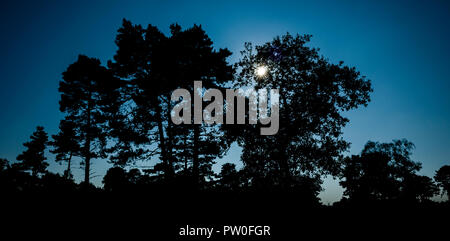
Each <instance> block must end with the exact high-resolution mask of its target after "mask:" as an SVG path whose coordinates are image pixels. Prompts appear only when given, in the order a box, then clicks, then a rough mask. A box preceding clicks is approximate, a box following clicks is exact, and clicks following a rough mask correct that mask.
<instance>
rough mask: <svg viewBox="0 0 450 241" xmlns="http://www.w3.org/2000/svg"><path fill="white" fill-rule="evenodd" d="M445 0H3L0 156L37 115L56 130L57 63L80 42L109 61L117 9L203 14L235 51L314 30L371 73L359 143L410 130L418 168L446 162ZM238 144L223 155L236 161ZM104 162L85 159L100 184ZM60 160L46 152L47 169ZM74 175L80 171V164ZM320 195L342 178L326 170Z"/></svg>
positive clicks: (335, 191) (220, 43)
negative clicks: (327, 175)
mask: <svg viewBox="0 0 450 241" xmlns="http://www.w3.org/2000/svg"><path fill="white" fill-rule="evenodd" d="M449 16H450V4H449V3H447V2H446V1H420V2H419V1H418V2H414V1H397V2H395V3H393V2H392V1H339V2H338V1H281V0H278V1H221V3H219V1H64V2H62V1H61V2H60V1H30V2H26V1H2V2H1V3H0V56H1V58H0V74H1V77H0V82H1V83H0V86H1V87H0V111H1V115H0V157H4V158H8V159H9V160H14V159H15V157H16V156H17V155H18V154H19V153H20V152H22V151H23V147H22V143H23V142H25V141H27V139H28V137H29V136H30V134H31V133H32V131H33V130H34V128H35V127H36V125H43V126H44V127H45V128H46V129H47V131H48V132H50V134H54V133H55V132H56V130H57V126H58V123H59V120H60V119H61V117H62V114H61V113H59V108H58V100H59V94H58V91H57V88H58V82H59V80H60V79H61V73H62V72H63V71H64V70H65V69H66V68H67V66H68V65H69V64H71V63H72V62H74V61H75V60H76V57H77V55H78V54H85V55H88V56H91V57H97V58H99V59H100V60H101V61H102V63H106V61H107V60H109V59H111V58H112V56H113V55H114V53H115V50H116V46H115V44H114V39H115V35H116V31H117V29H118V28H119V27H120V25H121V23H122V19H123V18H127V19H129V20H131V21H132V22H133V23H139V24H142V25H144V26H145V25H147V24H153V25H156V26H157V27H159V28H160V29H161V30H162V31H163V32H165V33H166V34H168V31H169V25H170V24H172V23H179V24H180V25H181V26H182V27H190V26H192V25H193V24H194V23H196V24H201V25H202V26H203V27H204V29H205V30H206V31H207V33H208V34H209V36H210V37H211V38H212V40H213V42H214V44H215V47H216V48H224V47H227V48H229V49H230V50H231V51H232V52H233V56H232V57H231V58H230V61H231V62H234V61H236V60H238V59H239V51H240V50H242V48H243V45H244V42H246V41H250V42H253V43H256V44H258V43H264V42H267V41H270V40H271V39H272V38H273V37H275V36H276V35H281V34H284V33H286V32H290V33H293V34H296V33H300V34H312V35H313V38H312V41H311V46H314V47H319V48H320V49H321V54H323V55H324V56H326V57H328V58H329V59H330V61H333V62H338V61H339V60H343V61H344V62H345V63H346V64H348V65H351V66H355V67H356V68H357V69H358V70H359V71H361V73H362V74H363V75H365V76H367V77H368V78H369V79H371V80H372V83H373V87H374V93H373V95H372V102H371V103H370V104H369V106H368V107H367V108H360V109H357V110H354V111H351V112H348V113H345V115H346V116H348V117H349V118H350V123H349V125H348V126H347V127H346V128H345V130H344V137H345V139H346V140H348V141H350V142H351V143H352V145H351V149H350V152H349V153H348V154H350V153H351V154H357V153H359V152H360V151H361V149H362V147H363V146H364V144H365V143H366V142H367V141H368V140H374V141H385V142H387V141H391V140H392V139H399V138H407V139H408V140H410V141H412V142H414V143H415V145H416V149H415V151H414V155H413V159H414V160H416V161H420V162H422V163H423V169H422V171H421V174H424V175H428V176H433V175H434V172H435V171H436V170H437V169H438V168H439V167H440V166H442V165H444V164H449V163H450V95H449V94H448V92H449V91H450V73H449V72H450V59H449V57H450V45H449V43H450V17H449ZM238 159H239V148H237V147H234V148H232V150H231V151H230V153H229V155H228V156H226V157H225V158H224V160H222V161H220V163H222V162H225V161H237V160H238ZM106 166H107V165H106V164H105V161H103V160H99V161H97V162H96V164H95V165H94V166H93V168H94V171H95V174H94V175H96V177H95V178H94V179H93V182H94V183H96V184H100V182H101V177H102V175H103V174H104V169H105V167H106ZM63 168H64V166H59V165H55V164H52V166H51V169H52V170H62V169H63ZM75 174H76V175H81V170H77V171H76V173H75ZM324 187H325V188H326V190H325V191H324V192H323V193H322V194H321V197H322V199H323V200H324V202H325V203H328V202H332V201H335V200H336V199H338V198H339V195H340V193H341V192H342V190H341V189H340V188H339V187H338V186H337V184H336V181H330V180H328V179H327V181H326V182H325V185H324Z"/></svg>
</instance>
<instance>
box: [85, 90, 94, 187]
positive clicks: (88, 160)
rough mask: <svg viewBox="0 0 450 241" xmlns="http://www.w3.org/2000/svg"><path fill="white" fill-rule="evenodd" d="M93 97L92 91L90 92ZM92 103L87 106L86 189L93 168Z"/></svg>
mask: <svg viewBox="0 0 450 241" xmlns="http://www.w3.org/2000/svg"><path fill="white" fill-rule="evenodd" d="M89 98H90V99H91V93H89ZM91 105H92V101H91V100H89V101H88V108H87V123H86V126H87V130H86V142H85V143H84V151H85V154H84V155H85V159H84V184H85V187H86V189H87V188H88V187H89V179H90V168H91Z"/></svg>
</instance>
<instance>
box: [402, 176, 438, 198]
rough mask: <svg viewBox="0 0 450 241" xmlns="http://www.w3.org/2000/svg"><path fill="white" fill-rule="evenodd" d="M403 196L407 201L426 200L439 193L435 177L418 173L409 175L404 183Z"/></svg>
mask: <svg viewBox="0 0 450 241" xmlns="http://www.w3.org/2000/svg"><path fill="white" fill-rule="evenodd" d="M401 191H402V198H404V199H405V201H407V202H408V201H412V202H425V201H429V200H430V198H432V197H433V196H434V195H436V194H438V193H439V188H438V187H437V186H436V184H435V183H434V182H433V179H431V178H429V177H427V176H420V175H416V174H412V175H409V176H407V177H406V178H405V180H404V181H403V183H402V190H401Z"/></svg>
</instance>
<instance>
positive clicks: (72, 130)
mask: <svg viewBox="0 0 450 241" xmlns="http://www.w3.org/2000/svg"><path fill="white" fill-rule="evenodd" d="M52 138H53V141H51V142H50V145H52V146H53V148H54V149H52V150H50V152H51V153H53V154H56V158H55V161H56V162H61V161H65V162H67V170H66V171H65V172H64V176H65V177H66V178H68V179H71V178H72V173H71V170H70V168H71V161H72V157H73V156H80V151H81V146H80V144H79V143H80V137H79V136H78V133H77V131H76V125H75V123H74V122H73V121H69V120H61V122H60V124H59V133H58V134H56V135H52Z"/></svg>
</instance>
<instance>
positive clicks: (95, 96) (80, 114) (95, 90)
mask: <svg viewBox="0 0 450 241" xmlns="http://www.w3.org/2000/svg"><path fill="white" fill-rule="evenodd" d="M118 88H119V81H118V80H117V79H116V78H114V77H113V75H112V73H111V72H110V71H109V70H108V69H106V68H105V67H103V66H101V65H100V61H99V60H98V59H94V58H89V57H86V56H84V55H80V56H78V60H77V61H76V62H75V63H73V64H71V65H70V66H69V67H68V68H67V70H66V71H65V72H64V73H63V80H62V81H61V82H60V85H59V91H60V92H61V100H60V102H59V104H60V110H61V111H62V112H65V113H66V117H65V121H66V124H68V123H71V125H72V124H73V127H72V128H73V130H75V133H76V134H75V135H73V136H77V137H78V138H80V140H82V141H81V142H80V146H81V150H80V156H81V157H83V164H84V167H85V175H84V183H85V184H86V186H88V184H89V179H90V171H91V170H90V165H91V159H92V158H97V157H106V154H105V148H106V144H107V134H108V120H109V119H110V114H109V113H114V112H115V111H116V109H114V108H112V107H116V105H114V100H116V99H117V96H118V91H117V90H118ZM59 144H62V143H59ZM73 154H74V153H73Z"/></svg>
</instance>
